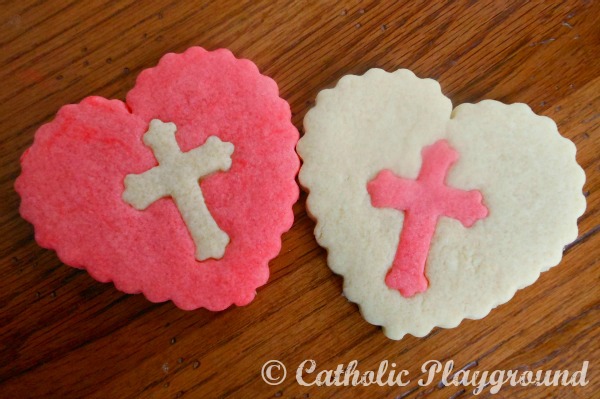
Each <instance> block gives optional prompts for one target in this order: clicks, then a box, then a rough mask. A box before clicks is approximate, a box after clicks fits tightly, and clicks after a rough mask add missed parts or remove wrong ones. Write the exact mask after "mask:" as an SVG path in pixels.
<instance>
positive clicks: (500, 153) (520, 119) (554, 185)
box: [297, 69, 585, 339]
mask: <svg viewBox="0 0 600 399" xmlns="http://www.w3.org/2000/svg"><path fill="white" fill-rule="evenodd" d="M304 128H305V134H304V136H303V137H302V138H301V139H300V141H299V143H298V146H297V151H298V153H299V155H300V157H301V158H302V160H303V165H302V168H301V170H300V174H299V179H300V183H301V185H302V186H304V187H305V188H306V189H307V191H308V192H309V196H308V199H307V208H308V211H309V213H310V215H311V216H312V217H313V218H314V219H315V220H316V222H317V225H316V228H315V236H316V238H317V241H318V243H319V244H320V245H321V246H323V247H324V248H326V249H327V251H328V265H329V267H330V268H331V269H332V270H333V271H334V272H335V273H337V274H340V275H342V276H343V277H344V294H345V295H346V297H347V298H348V299H349V300H350V301H352V302H355V303H357V304H358V305H359V307H360V310H361V313H362V314H363V316H364V317H365V319H366V320H367V321H368V322H370V323H372V324H375V325H380V326H383V329H384V333H385V335H386V336H388V337H389V338H392V339H400V338H402V337H403V336H404V335H405V334H412V335H415V336H424V335H426V334H428V333H429V332H430V331H431V330H432V329H433V328H434V327H436V326H439V327H446V328H451V327H455V326H457V325H458V324H459V323H460V322H461V321H462V320H463V319H465V318H470V319H479V318H482V317H484V316H485V315H487V314H488V313H489V312H490V311H491V309H493V308H494V307H496V306H498V305H500V304H502V303H505V302H507V301H508V300H510V298H512V296H513V295H514V294H515V292H516V291H517V290H518V289H520V288H523V287H526V286H528V285H530V284H532V283H533V282H534V281H535V280H536V279H537V278H538V277H539V275H540V273H541V272H543V271H545V270H548V269H549V268H551V267H552V266H555V265H557V264H558V263H559V262H560V260H561V258H562V252H563V248H564V246H565V245H567V244H569V243H570V242H572V241H573V240H574V239H575V238H576V237H577V218H578V217H579V216H580V215H581V214H582V213H583V211H584V210H585V197H584V196H583V194H582V186H583V183H584V181H585V174H584V172H583V170H582V169H581V167H580V166H579V165H578V164H577V162H576V160H575V151H576V149H575V146H574V144H573V143H572V142H571V141H570V140H568V139H566V138H564V137H562V136H561V135H560V134H559V133H558V130H557V127H556V124H555V123H554V122H553V121H552V120H551V119H549V118H547V117H543V116H538V115H536V114H534V113H533V112H532V111H531V109H530V108H529V107H528V106H527V105H525V104H511V105H507V104H503V103H500V102H497V101H491V100H485V101H482V102H480V103H477V104H462V105H459V106H457V107H456V108H454V109H453V108H452V104H451V102H450V100H449V99H448V98H446V97H445V96H444V95H443V94H442V92H441V90H440V86H439V84H438V83H437V82H436V81H434V80H431V79H419V78H418V77H416V76H415V75H414V74H413V73H412V72H410V71H408V70H398V71H396V72H393V73H388V72H385V71H383V70H380V69H371V70H369V71H368V72H367V73H366V74H364V75H363V76H354V75H348V76H345V77H343V78H342V79H341V80H340V81H339V82H338V84H337V85H336V86H335V87H334V88H332V89H326V90H323V91H321V92H320V93H319V94H318V96H317V100H316V105H315V107H314V108H312V109H311V110H310V111H309V112H308V113H307V115H306V117H305V119H304ZM428 154H429V155H428ZM453 154H454V155H453ZM431 226H433V227H431ZM419 267H422V270H420V269H419Z"/></svg>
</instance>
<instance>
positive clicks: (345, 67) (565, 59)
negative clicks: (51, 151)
mask: <svg viewBox="0 0 600 399" xmlns="http://www.w3.org/2000/svg"><path fill="white" fill-rule="evenodd" d="M0 7H1V8H0V10H1V21H0V24H1V28H0V48H1V53H0V58H1V65H2V70H1V72H0V74H1V77H2V82H3V85H2V86H3V90H2V93H0V98H1V101H0V111H1V112H0V118H1V122H0V165H1V168H0V184H1V190H0V195H1V196H2V197H1V201H0V207H1V208H0V209H1V212H0V234H1V235H0V238H1V239H0V262H1V264H0V306H1V309H2V311H1V316H0V397H3V398H4V397H5V398H22V397H43V398H52V397H56V398H71V397H72V398H75V397H98V398H100V397H102V398H133V397H140V398H180V397H190V398H213V397H215V398H217V397H231V398H269V397H282V398H294V397H295V398H309V397H310V398H333V397H336V398H339V397H345V398H346V397H352V398H374V397H385V398H423V397H434V398H438V397H439V398H449V397H452V398H457V397H460V398H464V397H469V396H472V388H469V387H467V388H464V387H454V386H450V387H443V386H438V385H436V384H433V385H431V386H428V387H419V386H417V380H418V378H419V377H420V376H421V375H422V373H421V372H420V367H421V364H422V363H423V362H424V361H426V360H429V359H438V360H440V361H446V360H450V359H451V360H453V361H454V362H455V364H456V368H457V369H458V368H463V367H466V368H470V369H473V370H490V371H492V370H497V369H506V370H508V369H520V370H525V369H532V370H536V369H545V370H548V369H570V370H577V369H580V368H581V365H582V362H583V361H584V360H588V361H589V362H590V370H589V372H588V380H589V384H588V385H587V386H585V387H577V388H572V387H565V388H563V387H558V388H557V387H515V388H512V387H510V386H505V387H504V388H503V389H502V391H501V392H500V395H499V396H501V397H511V398H537V397H539V398H541V397H560V398H591V397H594V395H595V394H597V393H598V392H600V375H599V374H598V371H597V370H598V364H599V362H600V349H599V345H598V342H599V341H600V328H599V319H600V318H599V316H600V301H599V299H600V288H599V264H600V253H599V250H598V248H600V233H598V231H599V230H600V227H599V225H600V214H599V212H600V190H599V188H600V156H599V154H600V63H599V62H598V60H599V58H600V28H599V27H600V4H598V2H593V1H561V2H539V1H515V2H505V1H491V2H490V1H488V2H477V1H470V2H467V1H448V2H429V1H427V2H425V1H424V2H374V1H344V2H334V1H319V2H316V1H307V0H305V1H301V0H298V1H277V2H271V1H219V2H206V3H204V2H179V1H169V0H164V1H152V2H140V1H135V0H125V1H110V2H109V1H106V2H100V1H89V2H88V1H86V2H83V1H76V0H73V1H69V0H65V1H60V2H58V1H55V2H51V1H45V0H19V1H8V2H6V1H4V2H2V5H1V6H0ZM192 45H201V46H203V47H205V48H207V49H215V48H219V47H228V48H230V49H231V50H232V51H233V52H234V53H235V54H236V55H237V56H238V57H244V58H249V59H251V60H253V61H254V62H255V63H256V64H257V65H258V66H259V68H260V69H261V71H262V72H263V73H265V74H267V75H269V76H271V77H273V78H274V79H275V80H276V81H277V82H278V83H279V86H280V89H281V95H282V97H283V98H285V99H287V100H288V101H289V102H290V104H291V106H292V111H293V122H294V124H295V125H296V126H297V127H298V129H300V130H301V129H302V123H301V122H302V118H303V117H304V114H305V113H306V111H307V109H308V108H309V107H310V106H311V104H312V102H313V99H314V98H315V95H316V93H317V92H318V91H319V90H321V89H323V88H325V87H329V86H331V85H333V84H335V82H336V81H337V80H338V79H339V78H340V77H341V76H343V75H345V74H348V73H358V74H360V73H364V72H365V71H366V70H367V69H369V68H372V67H381V68H385V69H387V70H394V69H397V68H400V67H405V68H410V69H412V70H413V71H415V73H416V74H417V75H418V76H421V77H432V78H435V79H438V80H439V81H440V83H441V84H442V87H443V90H444V92H445V94H446V95H448V96H449V97H450V98H451V99H452V100H453V102H454V104H459V103H462V102H477V101H480V100H482V99H485V98H493V99H497V100H501V101H505V102H526V103H528V104H530V105H531V106H532V108H533V109H534V111H535V112H537V113H540V114H543V115H547V116H550V117H552V118H554V119H555V120H556V121H557V123H558V126H559V129H560V131H561V132H562V134H563V135H565V136H566V137H568V138H570V139H571V140H573V141H574V142H575V143H576V145H577V147H578V155H577V159H578V161H579V163H580V164H581V165H582V166H583V167H584V168H585V170H586V174H587V178H588V180H587V183H586V185H585V192H586V195H587V199H588V207H587V211H586V213H585V215H584V216H583V217H582V218H581V220H580V237H579V239H578V240H577V241H576V242H575V243H574V244H572V245H571V246H569V247H568V248H567V249H566V250H565V257H564V259H563V261H562V264H561V265H560V266H559V267H557V268H554V269H552V270H551V271H549V272H546V273H543V274H542V276H541V277H540V279H539V280H538V282H537V283H536V284H534V285H533V286H531V287H528V288H526V289H524V290H521V291H519V292H518V293H517V294H516V296H515V297H514V299H513V300H512V301H511V302H509V303H508V304H505V305H503V306H500V307H499V308H497V309H496V310H494V311H492V313H491V314H490V315H489V316H488V317H486V318H485V319H483V320H479V321H464V322H463V323H462V324H461V325H460V326H459V327H458V328H455V329H451V330H439V329H438V330H435V331H434V332H433V333H432V334H430V335H429V336H428V337H426V338H422V339H417V338H414V337H410V336H408V337H406V338H404V339H403V340H401V341H398V342H395V341H390V340H388V339H386V338H385V337H384V335H383V334H382V332H381V331H380V329H379V328H377V327H374V326H371V325H369V324H368V323H366V322H365V321H364V320H363V318H362V317H361V316H360V314H359V313H358V310H357V307H356V306H355V305H353V304H351V303H348V302H347V301H346V299H345V298H344V297H343V296H342V295H341V285H342V281H341V279H340V278H339V277H337V276H335V275H333V274H332V273H331V271H330V270H329V269H328V268H327V266H326V258H325V252H324V251H323V250H322V249H320V248H319V247H318V245H317V244H316V242H315V240H314V237H313V235H312V230H313V228H314V223H313V222H312V221H311V220H310V219H309V218H308V217H307V215H306V211H305V206H304V200H305V196H304V195H302V196H301V198H300V201H299V202H298V203H297V204H296V205H295V207H294V211H295V216H296V221H295V223H294V226H293V228H292V230H291V231H290V232H288V233H287V234H285V236H284V239H283V248H282V251H281V254H280V255H279V257H277V258H276V259H275V260H273V261H272V262H271V272H272V273H271V278H270V281H269V283H268V284H267V285H266V286H265V287H263V288H261V289H260V290H259V293H258V296H257V298H256V300H255V301H254V302H253V303H252V304H250V305H249V306H247V307H244V308H232V309H229V310H227V311H224V312H221V313H211V312H208V311H205V310H198V311H193V312H185V311H181V310H179V309H177V308H176V307H174V306H173V304H172V303H163V304H152V303H150V302H148V301H146V300H145V299H144V298H143V297H142V296H141V295H125V294H122V293H120V292H118V291H116V290H115V289H114V287H113V286H112V285H111V284H100V283H97V282H95V281H94V280H92V279H91V278H90V277H89V276H88V275H87V274H86V273H85V272H81V271H78V270H75V269H73V268H70V267H67V266H65V265H63V264H62V263H61V262H60V261H59V260H58V259H57V257H56V255H55V253H53V252H51V251H47V250H44V249H41V248H40V247H38V245H37V244H36V243H35V241H34V233H33V229H32V226H30V225H29V224H28V223H26V222H25V221H24V220H23V219H21V218H20V217H19V214H18V205H19V198H18V196H17V194H16V193H15V192H14V189H13V183H14V180H15V178H16V177H17V176H18V174H19V162H18V160H19V156H20V155H21V153H22V152H23V151H24V150H25V149H26V148H27V147H28V146H29V145H31V143H32V140H33V135H34V132H35V130H36V128H37V127H38V126H39V125H40V124H42V123H44V122H47V121H49V120H51V119H52V118H53V115H54V114H55V113H56V111H57V110H58V109H59V108H60V107H61V106H62V105H63V104H66V103H74V102H78V101H80V100H81V99H82V98H83V97H85V96H88V95H91V94H96V95H101V96H105V97H108V98H120V99H123V98H124V97H125V94H126V93H127V91H128V90H129V89H130V88H131V87H132V86H133V85H134V82H135V77H136V75H137V74H138V73H139V72H140V71H141V70H142V69H144V68H148V67H151V66H154V65H155V64H156V62H157V60H158V59H159V58H160V57H161V56H162V55H163V54H165V53H167V52H181V51H183V50H185V49H186V48H187V47H189V46H192ZM269 359H279V360H281V361H282V362H283V363H284V364H286V365H287V366H288V378H287V379H286V381H285V382H284V383H283V384H281V385H279V386H270V385H267V384H265V383H264V382H263V380H262V379H261V377H260V371H261V367H262V365H263V363H264V362H265V361H267V360H269ZM304 359H314V360H316V361H317V364H318V366H317V367H318V370H322V369H330V368H335V366H336V365H337V364H340V363H344V364H347V363H348V362H350V361H351V360H354V359H356V360H358V361H359V369H361V370H374V369H376V368H377V366H378V365H379V363H380V362H381V361H382V360H385V359H387V360H389V361H390V362H395V363H397V365H398V369H408V370H409V372H410V376H411V380H412V382H411V383H410V384H409V385H408V386H406V387H377V386H369V387H356V388H353V387H347V388H344V387H316V386H312V387H302V386H300V385H298V384H297V383H296V382H295V380H294V377H293V375H294V372H295V369H296V367H297V366H298V364H300V362H302V361H303V360H304ZM479 396H480V397H489V396H491V395H490V393H489V390H486V391H484V393H482V394H481V395H479ZM596 397H598V396H596Z"/></svg>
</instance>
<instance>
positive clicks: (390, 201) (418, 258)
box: [367, 140, 488, 297]
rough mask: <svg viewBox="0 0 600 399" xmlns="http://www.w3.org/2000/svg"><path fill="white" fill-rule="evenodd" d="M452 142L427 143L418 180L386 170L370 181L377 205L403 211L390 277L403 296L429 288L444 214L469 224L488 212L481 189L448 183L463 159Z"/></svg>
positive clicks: (391, 285) (372, 197) (393, 285)
mask: <svg viewBox="0 0 600 399" xmlns="http://www.w3.org/2000/svg"><path fill="white" fill-rule="evenodd" d="M458 157H459V156H458V152H456V151H455V150H454V149H453V148H452V147H450V145H449V144H448V142H446V141H445V140H439V141H437V142H436V143H434V144H433V145H430V146H428V147H425V148H424V149H423V152H422V158H423V162H422V166H421V170H420V172H419V176H418V177H417V179H416V180H410V179H404V178H402V177H397V176H395V175H394V174H393V173H392V172H391V171H389V170H383V171H381V172H379V174H378V175H377V176H376V177H375V179H373V180H371V181H370V182H369V183H368V184H367V190H368V192H369V194H370V196H371V203H372V204H373V206H375V207H378V208H394V209H396V210H399V211H404V224H403V226H402V232H401V233H400V242H399V244H398V249H397V251H396V255H395V257H394V261H393V263H392V268H391V269H390V271H389V272H388V274H387V276H386V278H385V282H386V284H387V286H388V287H390V288H393V289H397V290H398V291H400V294H402V296H404V297H411V296H413V295H415V294H417V293H419V292H423V291H425V290H426V289H427V287H428V284H429V283H428V281H427V278H426V277H425V262H426V260H427V255H428V253H429V247H430V245H431V239H432V238H433V234H434V233H435V227H436V225H437V221H438V219H439V217H440V216H447V217H451V218H453V219H458V220H459V221H460V222H461V223H462V224H463V225H464V226H465V227H471V226H472V225H473V224H474V223H475V222H476V221H477V220H479V219H483V218H485V217H486V216H487V215H488V209H487V208H486V207H485V206H484V205H483V204H482V199H483V198H482V195H481V193H480V192H479V191H477V190H471V191H464V190H459V189H456V188H452V187H448V186H446V184H445V180H446V175H447V174H448V171H449V169H450V167H451V166H452V165H453V164H454V163H455V162H456V161H457V160H458Z"/></svg>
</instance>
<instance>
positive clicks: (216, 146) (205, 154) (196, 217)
mask: <svg viewBox="0 0 600 399" xmlns="http://www.w3.org/2000/svg"><path fill="white" fill-rule="evenodd" d="M176 131H177V127H176V126H175V124H174V123H165V122H162V121H161V120H158V119H153V120H152V121H151V122H150V127H149V129H148V131H147V132H146V133H145V134H144V137H143V140H144V144H146V145H147V146H149V147H150V148H151V149H152V151H153V153H154V156H155V157H156V160H157V161H158V163H159V165H158V166H155V167H154V168H152V169H150V170H148V171H146V172H144V173H141V174H137V175H136V174H130V175H127V176H126V177H125V191H124V192H123V199H124V200H125V202H127V203H129V204H131V205H132V206H133V207H134V208H136V209H138V210H144V209H146V208H147V207H148V206H150V204H152V203H153V202H154V201H156V200H158V199H160V198H163V197H171V198H172V199H173V201H174V202H175V205H177V209H179V212H180V213H181V217H182V218H183V221H184V222H185V224H186V226H187V228H188V230H189V232H190V235H191V236H192V239H193V241H194V243H195V245H196V255H195V256H196V259H198V260H206V259H208V258H215V259H219V258H222V257H223V255H224V254H225V248H226V247H227V244H229V236H228V235H227V233H225V232H224V231H223V230H221V229H220V228H219V226H218V225H217V223H216V222H215V220H214V219H213V217H212V215H211V213H210V212H209V210H208V208H207V207H206V203H205V202H204V196H203V194H202V190H201V189H200V184H199V182H198V181H199V180H200V179H202V178H204V177H206V176H208V175H210V174H212V173H215V172H218V171H227V170H229V168H230V167H231V154H232V153H233V149H234V148H233V144H231V143H226V142H223V141H221V140H220V139H219V138H218V137H216V136H210V137H209V138H208V139H207V140H206V142H205V143H204V144H203V145H201V146H200V147H198V148H195V149H193V150H191V151H188V152H182V151H181V150H180V149H179V145H178V144H177V141H176V140H175V132H176Z"/></svg>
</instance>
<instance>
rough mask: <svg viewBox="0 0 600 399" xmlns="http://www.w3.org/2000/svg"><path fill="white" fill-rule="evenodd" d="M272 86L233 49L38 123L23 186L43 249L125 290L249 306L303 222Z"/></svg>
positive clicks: (284, 115) (180, 62)
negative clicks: (296, 222) (284, 238)
mask: <svg viewBox="0 0 600 399" xmlns="http://www.w3.org/2000/svg"><path fill="white" fill-rule="evenodd" d="M290 119H291V112H290V107H289V105H288V103H287V102H286V101H284V100H283V99H281V98H280V97H279V93H278V87H277V85H276V83H275V82H274V81H273V80H272V79H270V78H268V77H266V76H264V75H261V74H260V72H259V71H258V69H257V67H256V65H254V64H253V63H252V62H250V61H248V60H242V59H237V58H235V57H234V56H233V55H232V54H231V52H229V51H228V50H225V49H220V50H216V51H212V52H209V51H206V50H204V49H202V48H200V47H193V48H190V49H188V50H187V51H185V52H184V53H182V54H167V55H165V56H164V57H163V58H162V59H161V60H160V62H159V64H158V65H157V66H156V67H154V68H150V69H147V70H145V71H142V72H141V74H140V75H139V77H138V79H137V82H136V85H135V87H134V88H133V89H132V90H131V91H130V92H129V94H128V95H127V101H126V102H122V101H119V100H107V99H104V98H101V97H88V98H86V99H84V100H83V101H81V102H80V103H79V104H74V105H66V106H64V107H62V108H61V109H60V110H59V112H58V114H57V116H56V118H55V119H54V120H53V121H51V122H50V123H47V124H45V125H43V126H42V127H40V129H39V130H38V131H37V132H36V135H35V140H34V143H33V145H32V146H31V147H30V148H29V149H28V150H27V151H26V152H25V153H24V154H23V156H22V158H21V164H22V173H21V175H20V176H19V178H18V179H17V181H16V184H15V186H16V190H17V191H18V193H19V194H20V196H21V207H20V212H21V215H22V216H23V217H24V218H25V219H27V220H28V221H30V222H31V223H32V224H33V225H34V227H35V237H36V240H37V242H38V243H39V244H40V245H41V246H43V247H45V248H51V249H54V250H56V252H57V254H58V256H59V257H60V259H61V260H62V261H63V262H64V263H66V264H68V265H71V266H73V267H77V268H83V269H86V270H87V271H88V272H89V273H90V275H92V277H94V278H95V279H96V280H99V281H102V282H109V281H112V282H114V284H115V286H116V287H117V288H118V289H119V290H121V291H124V292H127V293H140V292H141V293H144V295H145V296H146V297H147V298H148V299H149V300H151V301H153V302H162V301H166V300H172V301H173V302H174V303H175V304H176V305H177V306H179V307H180V308H183V309H195V308H199V307H204V308H207V309H210V310H222V309H225V308H226V307H228V306H230V305H231V304H236V305H245V304H248V303H249V302H250V301H251V300H252V299H253V298H254V296H255V294H256V288H257V287H259V286H261V285H263V284H265V283H266V281H267V279H268V276H269V268H268V262H269V260H271V259H272V258H274V257H275V256H276V255H277V254H278V253H279V250H280V248H281V234H282V233H283V232H285V231H287V230H288V229H289V228H290V227H291V226H292V223H293V212H292V205H293V204H294V202H295V201H296V200H297V198H298V187H297V184H296V182H295V175H296V173H297V171H298V167H299V160H298V157H297V155H296V153H295V151H294V146H295V144H296V142H297V139H298V131H297V129H296V128H295V127H294V126H293V125H292V123H291V120H290Z"/></svg>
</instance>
